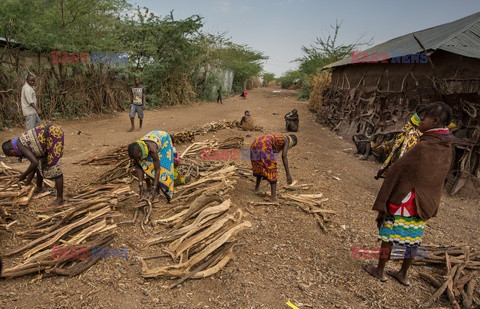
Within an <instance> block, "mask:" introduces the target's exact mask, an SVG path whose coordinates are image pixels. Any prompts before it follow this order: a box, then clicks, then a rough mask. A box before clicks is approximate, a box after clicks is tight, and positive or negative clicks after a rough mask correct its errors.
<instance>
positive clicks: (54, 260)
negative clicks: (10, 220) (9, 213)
mask: <svg viewBox="0 0 480 309" xmlns="http://www.w3.org/2000/svg"><path fill="white" fill-rule="evenodd" d="M130 194H132V192H131V191H130V187H129V186H126V185H123V186H119V185H115V186H114V185H108V186H103V187H96V188H89V187H87V188H85V189H84V190H82V191H81V192H79V194H77V195H75V196H73V197H72V198H71V199H70V200H69V201H68V202H67V204H66V205H65V206H63V207H62V208H60V211H59V209H58V208H53V207H49V208H44V209H36V210H35V212H37V213H39V214H38V217H39V221H38V222H37V223H35V224H34V226H33V227H32V228H31V229H30V230H28V231H20V232H16V235H18V236H22V237H23V238H28V239H33V240H32V241H30V242H29V243H27V244H25V245H23V246H21V247H19V248H16V249H14V250H11V251H9V252H7V253H5V254H4V257H10V256H17V255H19V254H22V253H23V254H22V261H21V262H20V263H18V264H17V266H15V267H12V268H7V269H4V270H3V272H2V275H3V276H4V277H10V278H11V277H18V276H23V275H26V274H33V273H44V275H46V276H48V275H63V276H75V275H78V274H80V273H82V272H83V271H85V270H87V269H88V268H90V267H91V266H92V265H94V264H95V263H96V262H98V260H99V259H100V257H93V256H92V247H95V246H98V247H105V246H108V245H110V244H111V243H112V241H113V239H114V237H115V230H116V225H115V224H114V223H113V217H114V216H116V214H115V212H114V211H113V207H114V206H115V205H116V204H117V203H118V202H120V201H122V200H123V199H126V198H128V196H129V195H130ZM87 257H88V258H87Z"/></svg>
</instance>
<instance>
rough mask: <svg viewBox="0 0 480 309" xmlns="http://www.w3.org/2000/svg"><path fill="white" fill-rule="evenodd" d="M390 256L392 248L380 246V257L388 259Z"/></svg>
mask: <svg viewBox="0 0 480 309" xmlns="http://www.w3.org/2000/svg"><path fill="white" fill-rule="evenodd" d="M389 257H390V250H388V248H380V258H381V259H388V258H389Z"/></svg>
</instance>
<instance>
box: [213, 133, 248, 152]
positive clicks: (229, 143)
mask: <svg viewBox="0 0 480 309" xmlns="http://www.w3.org/2000/svg"><path fill="white" fill-rule="evenodd" d="M243 144H244V139H243V137H241V136H234V137H230V138H227V139H225V140H223V141H221V142H219V143H218V149H240V148H242V147H243Z"/></svg>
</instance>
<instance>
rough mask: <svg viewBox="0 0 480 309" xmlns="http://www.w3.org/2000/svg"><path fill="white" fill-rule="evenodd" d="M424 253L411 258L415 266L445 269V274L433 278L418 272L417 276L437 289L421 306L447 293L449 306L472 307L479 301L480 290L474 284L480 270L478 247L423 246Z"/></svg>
mask: <svg viewBox="0 0 480 309" xmlns="http://www.w3.org/2000/svg"><path fill="white" fill-rule="evenodd" d="M422 250H424V251H426V252H425V253H426V254H425V256H422V258H417V259H415V261H414V264H416V265H435V266H441V267H444V269H445V276H444V277H443V278H441V279H436V278H435V277H434V276H431V275H429V274H426V273H419V275H420V277H421V278H422V279H424V280H425V281H427V282H429V283H430V284H432V285H433V286H434V287H435V288H436V289H437V290H436V291H435V293H433V295H432V296H431V297H430V298H429V299H428V300H427V301H426V302H425V304H424V307H425V308H429V307H430V306H432V305H433V304H434V303H435V301H437V299H439V298H440V297H441V296H442V294H444V293H445V294H446V296H447V297H448V300H449V302H450V305H451V307H452V308H458V309H459V308H466V309H467V308H468V309H470V308H473V307H472V305H473V302H474V301H475V302H476V304H477V306H478V305H480V300H479V299H478V298H477V297H478V295H479V292H480V290H479V289H478V288H477V289H476V291H477V292H476V295H477V297H476V296H474V292H475V286H476V282H477V278H478V270H480V250H477V249H472V248H470V247H450V248H441V247H422Z"/></svg>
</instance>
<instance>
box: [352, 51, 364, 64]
mask: <svg viewBox="0 0 480 309" xmlns="http://www.w3.org/2000/svg"><path fill="white" fill-rule="evenodd" d="M361 55H362V52H359V51H352V63H359V62H360V60H359V58H360V56H361Z"/></svg>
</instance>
